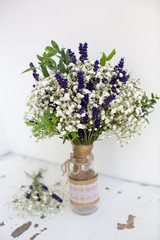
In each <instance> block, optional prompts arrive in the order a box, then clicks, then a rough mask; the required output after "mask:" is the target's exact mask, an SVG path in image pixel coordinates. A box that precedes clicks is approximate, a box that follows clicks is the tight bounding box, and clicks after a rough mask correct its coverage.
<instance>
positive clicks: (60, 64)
mask: <svg viewBox="0 0 160 240" xmlns="http://www.w3.org/2000/svg"><path fill="white" fill-rule="evenodd" d="M59 69H60V71H61V72H62V73H65V72H66V69H65V66H64V64H63V61H62V59H60V60H59Z"/></svg>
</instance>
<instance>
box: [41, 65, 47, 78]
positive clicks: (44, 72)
mask: <svg viewBox="0 0 160 240" xmlns="http://www.w3.org/2000/svg"><path fill="white" fill-rule="evenodd" d="M40 66H41V69H42V73H43V76H44V77H49V73H48V71H47V68H46V67H45V66H43V65H42V64H41V65H40Z"/></svg>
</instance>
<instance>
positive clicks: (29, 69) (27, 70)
mask: <svg viewBox="0 0 160 240" xmlns="http://www.w3.org/2000/svg"><path fill="white" fill-rule="evenodd" d="M35 69H36V67H31V68H28V69H26V70H25V71H24V72H22V73H26V72H29V71H32V70H35Z"/></svg>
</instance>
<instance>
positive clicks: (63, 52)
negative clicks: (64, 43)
mask: <svg viewBox="0 0 160 240" xmlns="http://www.w3.org/2000/svg"><path fill="white" fill-rule="evenodd" d="M61 55H62V57H63V58H64V59H65V58H66V54H65V51H64V48H62V49H61Z"/></svg>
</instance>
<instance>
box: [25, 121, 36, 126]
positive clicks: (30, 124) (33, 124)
mask: <svg viewBox="0 0 160 240" xmlns="http://www.w3.org/2000/svg"><path fill="white" fill-rule="evenodd" d="M25 124H27V125H28V126H35V125H36V123H33V122H25Z"/></svg>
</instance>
